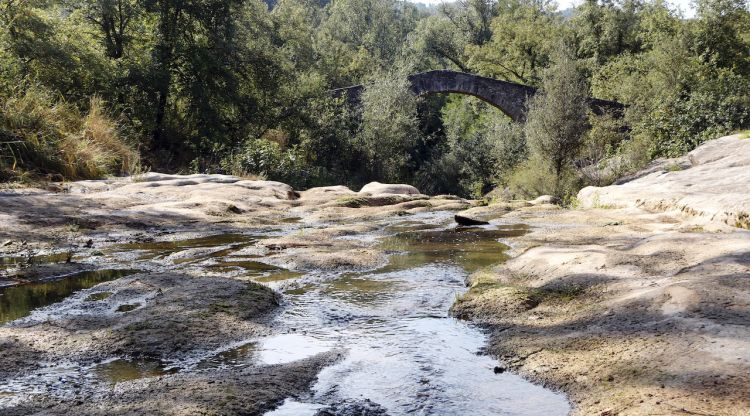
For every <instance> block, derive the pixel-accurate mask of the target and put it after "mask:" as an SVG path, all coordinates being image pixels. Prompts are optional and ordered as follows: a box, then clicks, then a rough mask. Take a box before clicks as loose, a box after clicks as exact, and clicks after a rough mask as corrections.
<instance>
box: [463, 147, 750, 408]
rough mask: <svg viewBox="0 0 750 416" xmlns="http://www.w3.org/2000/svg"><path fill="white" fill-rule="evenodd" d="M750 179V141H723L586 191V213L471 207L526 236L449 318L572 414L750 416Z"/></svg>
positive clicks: (482, 274)
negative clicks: (550, 390) (477, 328)
mask: <svg viewBox="0 0 750 416" xmlns="http://www.w3.org/2000/svg"><path fill="white" fill-rule="evenodd" d="M675 166H677V167H675ZM749 174H750V141H747V140H741V139H739V138H738V137H734V138H732V137H730V138H723V139H719V140H716V141H714V142H709V143H707V144H706V145H704V146H702V147H700V148H698V149H696V151H694V152H692V153H691V154H690V155H688V156H686V157H685V158H681V159H679V160H671V161H662V162H661V168H659V166H656V167H654V168H652V169H651V172H650V173H648V174H646V175H644V176H642V177H641V178H639V179H635V180H633V181H630V182H628V183H626V184H623V185H615V186H610V187H605V188H586V189H584V190H582V191H581V193H579V199H580V200H581V205H582V206H583V207H585V209H574V210H561V209H558V208H557V207H554V206H546V207H543V206H535V207H526V208H519V209H516V210H514V211H511V212H509V213H502V212H503V209H502V206H501V207H500V209H498V208H496V207H492V206H490V207H484V208H474V209H472V210H470V211H469V212H468V213H469V214H471V215H474V216H480V217H481V216H482V215H484V216H489V217H493V216H494V217H498V216H499V218H498V219H497V220H495V221H503V222H522V223H526V224H529V225H530V226H531V232H529V233H528V234H526V235H524V236H521V237H518V238H516V239H514V241H513V243H514V251H515V256H514V257H513V258H512V259H511V260H509V261H507V262H505V263H503V264H500V265H497V266H495V267H492V268H489V269H485V270H482V271H479V272H477V273H475V274H473V275H472V276H471V278H470V281H469V284H470V286H471V289H470V291H469V292H468V293H467V294H466V295H465V296H463V297H462V298H461V299H459V300H458V301H457V302H456V304H455V305H454V306H453V308H452V311H453V313H454V314H455V315H457V316H460V317H462V318H465V319H470V320H473V321H475V322H479V323H482V324H484V325H486V326H487V327H488V328H489V329H490V331H491V333H492V335H491V341H490V344H489V345H488V347H487V352H488V353H489V354H491V355H493V356H496V357H499V359H500V360H501V362H502V363H503V364H502V365H504V366H506V367H507V368H509V369H511V370H513V371H516V372H518V373H520V374H522V375H524V376H526V377H528V378H530V379H532V380H535V381H537V382H540V383H543V384H545V385H547V386H551V387H554V388H557V389H560V390H562V391H564V392H565V393H567V394H568V395H569V397H570V398H571V400H572V402H573V403H574V405H575V410H574V414H580V415H594V414H596V415H615V414H621V415H654V414H660V415H665V414H670V415H671V414H674V415H680V414H711V415H739V414H748V413H750V393H748V391H750V390H749V389H748V387H750V315H749V314H748V311H750V301H749V300H748V299H750V285H749V284H748V281H750V280H749V279H750V231H748V230H747V229H743V228H738V227H739V226H745V227H746V222H745V221H746V220H743V219H744V218H747V215H748V212H747V211H746V210H747V209H750V203H748V202H749V200H750V188H748V185H747V184H748V183H750V182H748V178H747V176H748V175H749ZM498 213H502V214H498Z"/></svg>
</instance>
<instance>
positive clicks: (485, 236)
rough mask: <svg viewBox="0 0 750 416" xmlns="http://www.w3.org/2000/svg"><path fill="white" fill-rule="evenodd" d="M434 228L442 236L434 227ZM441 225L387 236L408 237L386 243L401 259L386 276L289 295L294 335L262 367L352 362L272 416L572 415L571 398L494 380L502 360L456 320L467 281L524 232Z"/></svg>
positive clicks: (263, 348) (265, 348)
mask: <svg viewBox="0 0 750 416" xmlns="http://www.w3.org/2000/svg"><path fill="white" fill-rule="evenodd" d="M429 220H432V221H433V222H435V221H438V223H437V224H433V225H437V226H432V227H429V226H428V227H426V226H425V225H430V222H429ZM440 220H441V217H439V216H437V217H434V216H433V217H432V218H430V217H427V218H425V221H428V222H427V224H425V223H421V224H411V225H410V226H407V225H409V224H397V225H395V226H393V227H389V229H388V230H389V231H401V232H400V233H399V234H396V235H394V236H389V237H385V238H383V239H382V242H381V243H380V246H381V247H383V248H385V249H387V250H389V252H391V253H393V254H392V255H391V261H390V264H389V265H388V266H387V267H385V268H382V269H380V270H376V271H373V272H367V273H347V274H341V275H338V276H334V277H333V278H330V279H326V280H324V281H322V282H320V283H318V284H316V285H315V286H314V287H311V288H310V289H309V290H306V291H303V292H297V293H296V294H292V295H288V297H289V301H288V306H287V308H286V309H285V310H284V312H283V313H282V314H281V316H279V318H278V322H279V325H280V326H281V327H282V328H284V330H285V332H286V333H287V334H285V335H280V336H278V337H276V338H277V339H278V338H283V341H285V342H280V341H276V340H275V339H274V338H271V339H269V340H265V341H264V342H262V343H260V345H258V346H257V349H258V350H259V351H260V353H259V354H258V355H259V359H260V360H262V361H266V362H268V363H272V362H279V360H282V359H285V358H286V359H290V360H291V359H296V358H299V357H301V356H305V355H309V354H312V353H313V352H316V351H317V350H318V349H325V348H342V349H344V350H345V351H346V355H345V358H344V359H343V360H341V361H340V362H338V363H336V364H334V365H332V366H330V367H327V368H326V369H324V370H323V371H322V372H321V374H320V375H319V378H318V382H317V383H316V385H315V387H314V393H313V394H312V395H311V397H309V398H307V400H302V401H295V400H287V401H286V402H285V403H284V405H283V406H281V407H280V408H279V409H277V410H275V411H273V412H270V413H268V414H269V415H304V414H310V415H312V414H315V412H316V410H317V409H319V408H321V407H324V406H325V405H329V404H331V403H337V402H346V401H352V400H354V401H361V400H364V399H369V400H370V401H372V402H375V403H378V404H380V405H381V406H383V407H385V409H386V410H387V411H388V413H389V414H393V415H408V414H419V415H446V414H450V415H564V414H567V413H568V411H569V405H568V403H567V402H566V400H565V398H564V397H563V396H561V395H559V394H556V393H553V392H551V391H549V390H545V389H543V388H542V387H539V386H535V385H533V384H531V383H529V382H527V381H525V380H523V379H521V378H520V377H518V376H516V375H512V374H508V373H504V374H495V372H494V371H493V369H494V367H495V366H496V362H495V360H493V359H491V358H490V357H487V356H484V355H480V354H479V352H480V351H481V350H482V347H483V345H484V344H485V341H486V336H485V334H483V333H482V331H481V330H479V329H478V328H476V327H474V326H472V325H469V324H467V323H466V322H462V321H459V320H456V319H453V318H451V317H449V315H448V309H449V308H450V305H451V304H452V303H453V302H454V301H455V299H456V297H457V296H460V294H461V293H462V292H464V290H465V289H464V279H465V278H466V276H467V273H469V272H471V271H474V270H476V269H478V268H480V267H483V266H487V265H490V264H493V263H497V262H499V261H502V260H503V254H502V252H503V251H504V250H505V249H507V246H506V245H504V244H503V243H502V242H500V241H499V240H501V239H511V238H512V237H514V236H518V235H521V234H523V233H524V232H525V231H526V227H524V226H507V227H494V226H488V227H483V228H471V229H465V228H464V229H462V228H449V227H445V226H444V225H443V224H442V222H440ZM291 334H294V335H291ZM291 337H293V338H291ZM282 352H283V353H284V354H282ZM264 354H265V355H264Z"/></svg>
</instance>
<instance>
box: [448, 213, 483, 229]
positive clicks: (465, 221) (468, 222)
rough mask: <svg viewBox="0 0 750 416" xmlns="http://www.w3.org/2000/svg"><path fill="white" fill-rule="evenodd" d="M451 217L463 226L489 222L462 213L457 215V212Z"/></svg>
mask: <svg viewBox="0 0 750 416" xmlns="http://www.w3.org/2000/svg"><path fill="white" fill-rule="evenodd" d="M453 219H454V220H455V221H456V223H457V224H458V225H465V226H469V225H487V224H489V222H487V221H482V220H477V219H474V218H469V217H465V216H463V215H458V214H456V215H454V216H453Z"/></svg>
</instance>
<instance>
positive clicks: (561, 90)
mask: <svg viewBox="0 0 750 416" xmlns="http://www.w3.org/2000/svg"><path fill="white" fill-rule="evenodd" d="M587 95H588V86H587V84H586V80H585V78H584V76H583V73H582V72H581V70H580V68H579V67H578V64H577V63H576V62H575V60H574V59H573V58H572V57H571V56H570V54H569V53H566V52H565V51H564V52H563V53H561V54H560V56H559V57H558V58H557V60H556V62H555V63H554V65H552V66H551V67H550V68H548V69H547V70H546V71H545V74H544V77H543V80H542V87H541V90H540V91H539V92H538V93H537V94H536V95H535V96H534V97H532V99H531V100H530V103H529V112H528V120H527V122H526V137H527V139H528V142H529V146H530V149H531V152H532V155H533V156H534V157H535V160H536V162H537V163H542V162H544V163H547V164H548V165H549V169H545V170H551V171H552V172H553V174H554V176H553V178H552V179H553V181H554V192H551V193H552V194H553V195H556V196H559V197H562V196H563V194H564V190H563V186H562V185H563V184H562V180H563V175H564V174H565V172H566V171H567V170H568V169H569V167H570V166H569V165H570V163H571V162H572V161H573V158H574V157H575V156H576V155H577V153H578V151H579V149H580V147H581V144H582V142H583V137H584V134H585V133H586V130H587V128H588V120H587V118H588V117H587V113H588V99H587Z"/></svg>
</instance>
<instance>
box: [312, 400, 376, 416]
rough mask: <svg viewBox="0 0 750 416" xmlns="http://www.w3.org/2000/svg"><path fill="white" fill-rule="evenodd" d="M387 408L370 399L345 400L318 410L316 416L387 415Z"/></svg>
mask: <svg viewBox="0 0 750 416" xmlns="http://www.w3.org/2000/svg"><path fill="white" fill-rule="evenodd" d="M387 415H388V412H386V410H385V408H384V407H383V406H381V405H379V404H377V403H375V402H372V401H370V399H365V400H362V401H354V400H345V401H343V402H340V403H334V404H332V405H330V406H328V407H325V408H323V409H320V410H318V412H317V413H315V416H387Z"/></svg>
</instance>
